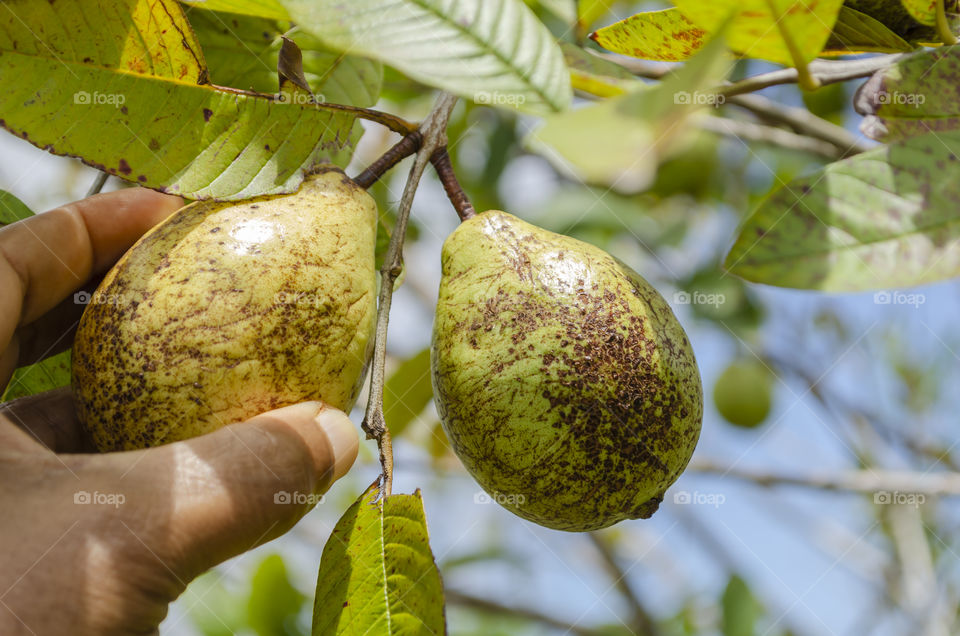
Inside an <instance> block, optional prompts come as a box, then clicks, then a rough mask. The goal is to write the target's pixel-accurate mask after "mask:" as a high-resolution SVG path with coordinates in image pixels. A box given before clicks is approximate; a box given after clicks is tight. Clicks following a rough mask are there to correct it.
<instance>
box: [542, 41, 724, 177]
mask: <svg viewBox="0 0 960 636" xmlns="http://www.w3.org/2000/svg"><path fill="white" fill-rule="evenodd" d="M730 65H731V63H730V60H729V58H728V57H727V56H726V55H725V54H724V49H723V43H722V38H714V39H713V40H711V42H710V43H708V44H707V46H706V47H705V48H704V49H703V51H702V52H701V53H700V54H699V55H697V56H695V57H694V58H692V59H691V60H690V61H689V62H687V63H686V64H684V65H683V66H682V67H679V68H678V70H677V71H676V72H675V73H673V74H671V75H669V76H667V78H666V79H664V80H663V81H662V82H660V83H659V84H657V85H656V86H653V87H644V88H641V89H638V90H635V91H632V92H630V93H627V94H626V95H622V96H620V97H614V98H611V99H608V100H606V101H603V102H601V103H599V104H594V105H590V106H586V107H583V108H580V109H577V110H572V111H569V112H566V113H561V114H559V115H551V116H548V117H547V118H546V121H545V123H544V125H543V126H541V127H540V128H539V129H537V130H535V131H534V132H533V133H532V134H531V136H530V137H528V138H527V141H526V143H527V145H528V146H529V147H530V148H532V149H533V150H535V151H536V152H538V153H540V154H542V155H543V156H545V157H546V158H547V159H548V160H550V161H551V163H553V164H554V165H555V166H557V168H558V169H560V170H562V171H564V172H567V173H569V174H572V175H573V176H575V177H578V178H580V179H582V180H583V181H585V182H587V183H589V184H600V185H607V186H610V187H612V188H614V189H616V190H618V191H620V192H627V193H632V192H639V191H641V190H643V189H644V188H646V187H647V186H648V185H649V184H650V182H651V181H652V179H653V178H654V176H655V175H656V167H657V163H658V161H659V160H660V159H661V158H663V157H664V156H666V155H667V154H668V153H669V151H670V148H671V146H673V145H675V144H676V142H677V139H680V138H682V136H683V133H687V132H689V130H688V128H689V127H688V126H685V125H684V120H685V119H686V118H687V117H688V116H690V115H691V114H693V113H694V112H695V111H696V110H698V109H701V108H702V107H703V106H704V105H707V104H719V103H722V98H720V97H719V96H717V95H716V94H714V93H713V92H701V89H702V88H704V87H708V86H710V87H712V86H716V85H718V84H719V83H720V82H721V80H722V79H723V77H724V75H725V73H726V72H727V71H728V70H729V69H730Z"/></svg>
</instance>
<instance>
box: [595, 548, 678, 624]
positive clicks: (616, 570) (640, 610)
mask: <svg viewBox="0 0 960 636" xmlns="http://www.w3.org/2000/svg"><path fill="white" fill-rule="evenodd" d="M587 536H588V537H589V539H590V542H591V543H593V547H594V548H596V550H597V552H598V553H599V554H600V557H601V558H602V560H603V566H604V569H606V571H607V573H608V574H609V575H610V578H611V579H613V584H614V586H615V587H616V588H617V590H618V591H619V592H620V596H622V597H623V598H624V600H626V601H627V603H628V604H629V605H630V609H631V611H632V612H633V619H632V621H631V622H632V627H633V628H634V629H635V630H636V631H637V633H639V634H645V635H646V636H659V634H660V630H659V628H657V624H656V622H654V620H653V618H651V617H650V613H649V612H648V611H647V608H645V607H644V606H643V603H642V602H641V601H640V595H639V594H637V591H636V590H634V589H633V586H632V585H630V580H629V579H628V578H627V571H626V570H624V569H623V568H622V567H620V563H619V562H618V561H617V555H616V552H615V550H614V548H613V546H612V545H611V544H610V543H609V542H608V541H607V540H606V539H605V538H604V537H602V536H601V535H599V534H597V533H596V532H590V533H587Z"/></svg>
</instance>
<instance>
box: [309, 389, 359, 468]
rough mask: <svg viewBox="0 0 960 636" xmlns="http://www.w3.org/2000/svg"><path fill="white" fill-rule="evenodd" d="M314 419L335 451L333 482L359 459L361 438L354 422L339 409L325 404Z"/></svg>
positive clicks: (331, 448)
mask: <svg viewBox="0 0 960 636" xmlns="http://www.w3.org/2000/svg"><path fill="white" fill-rule="evenodd" d="M314 419H315V420H316V422H317V424H318V425H319V426H320V428H321V429H322V430H323V432H324V434H325V435H326V436H327V441H328V442H329V444H330V450H331V451H332V452H333V459H334V465H333V478H332V479H331V480H330V483H333V482H334V481H336V480H338V479H340V478H341V477H343V476H344V475H346V474H347V471H348V470H350V467H351V466H353V462H354V460H356V459H357V450H358V448H359V445H360V439H359V437H358V436H357V429H356V427H354V425H353V422H351V421H350V418H349V417H347V415H346V413H344V412H343V411H341V410H339V409H335V408H333V407H330V406H324V407H322V408H321V409H320V412H319V413H317V415H316V417H315V418H314ZM328 485H329V484H328Z"/></svg>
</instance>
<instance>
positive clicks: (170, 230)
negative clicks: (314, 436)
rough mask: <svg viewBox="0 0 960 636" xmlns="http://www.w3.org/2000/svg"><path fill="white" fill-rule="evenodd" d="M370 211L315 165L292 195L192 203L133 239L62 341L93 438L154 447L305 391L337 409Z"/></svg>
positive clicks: (347, 373)
mask: <svg viewBox="0 0 960 636" xmlns="http://www.w3.org/2000/svg"><path fill="white" fill-rule="evenodd" d="M376 220H377V209H376V204H375V203H374V201H373V199H372V198H371V197H370V195H368V194H367V193H366V191H365V190H363V189H362V188H360V187H359V186H357V185H356V184H354V183H353V182H352V181H350V179H349V178H347V176H346V175H345V174H343V172H341V171H340V170H338V169H336V168H333V167H330V166H324V167H322V168H319V169H318V170H316V171H315V173H314V174H311V175H308V176H307V177H306V179H305V181H304V182H303V184H302V185H301V187H300V189H299V190H298V191H297V192H296V193H294V194H287V195H273V196H263V197H257V198H254V199H249V200H245V201H241V202H212V201H200V202H195V203H192V204H190V205H188V206H186V207H184V208H182V209H181V210H180V211H178V212H176V213H175V214H174V215H172V216H171V217H170V218H169V219H167V220H166V221H164V222H163V223H161V224H160V225H158V226H157V227H155V228H153V229H152V230H150V231H149V232H148V233H147V234H145V235H144V236H143V237H142V238H141V239H140V241H139V242H137V243H136V244H135V245H134V246H133V247H132V248H131V249H130V250H129V251H128V252H127V253H126V254H125V255H124V256H123V258H121V260H120V261H119V262H118V263H117V264H116V266H114V268H113V269H112V270H111V271H110V272H109V273H108V274H107V276H106V277H105V278H104V280H103V282H102V283H101V284H100V286H99V288H98V289H97V291H96V292H95V293H94V294H93V296H92V297H91V299H90V301H91V302H90V304H89V305H88V306H87V308H86V310H85V311H84V314H83V317H82V319H81V321H80V325H79V328H78V331H77V336H76V340H75V342H74V349H73V388H74V394H75V396H76V403H77V412H78V415H79V418H80V421H81V422H82V423H83V425H84V426H86V428H87V429H88V430H89V431H90V433H91V434H92V437H93V439H94V441H95V442H96V445H97V446H98V447H99V448H100V449H101V450H104V451H107V450H120V449H132V448H144V447H148V446H156V445H159V444H164V443H167V442H172V441H176V440H181V439H185V438H189V437H194V436H196V435H201V434H203V433H207V432H210V431H212V430H214V429H217V428H219V427H221V426H224V425H226V424H230V423H233V422H238V421H242V420H245V419H247V418H249V417H251V416H253V415H255V414H257V413H261V412H263V411H267V410H270V409H274V408H278V407H280V406H284V405H288V404H292V403H296V402H300V401H305V400H323V401H324V402H326V403H328V404H330V405H332V406H335V407H337V408H339V409H343V410H349V409H350V407H351V406H352V405H353V403H354V401H355V400H356V397H357V393H358V391H359V387H360V384H361V382H362V379H363V375H364V371H365V369H366V363H367V360H368V357H369V352H370V346H371V344H372V339H373V338H372V336H373V327H374V320H375V314H376V274H375V270H374V243H375V237H376Z"/></svg>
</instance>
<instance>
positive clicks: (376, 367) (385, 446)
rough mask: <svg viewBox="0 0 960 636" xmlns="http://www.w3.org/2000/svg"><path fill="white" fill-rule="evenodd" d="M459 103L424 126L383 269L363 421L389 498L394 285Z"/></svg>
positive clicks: (439, 107) (448, 99) (445, 103)
mask: <svg viewBox="0 0 960 636" xmlns="http://www.w3.org/2000/svg"><path fill="white" fill-rule="evenodd" d="M456 103H457V98H456V97H455V96H453V95H451V94H450V93H440V96H439V97H438V98H437V101H436V103H435V104H434V106H433V109H432V110H431V111H430V114H429V115H427V118H426V119H424V120H423V123H422V124H420V127H419V132H420V135H421V138H422V141H421V145H420V150H419V151H418V152H417V157H416V159H415V160H414V162H413V166H412V167H411V168H410V175H409V176H408V177H407V184H406V186H405V187H404V189H403V195H402V196H401V197H400V204H399V206H398V208H397V222H396V224H395V225H394V228H393V235H392V236H391V238H390V245H389V247H388V248H387V254H386V257H385V258H384V262H383V267H381V268H380V275H381V277H380V297H379V299H378V303H377V329H376V334H375V336H374V345H373V362H372V364H371V370H370V396H369V398H368V400H367V410H366V414H365V415H364V418H363V430H364V432H366V434H367V439H376V440H377V446H378V447H379V449H380V465H381V466H382V467H383V475H382V477H381V480H380V494H381V496H384V497H387V496H389V495H390V493H391V491H392V488H393V444H392V441H391V439H390V431H389V430H388V429H387V426H386V421H385V420H384V417H383V385H384V382H385V377H384V375H385V374H384V363H385V362H386V356H387V327H388V324H389V322H390V304H391V301H392V298H393V286H394V283H395V282H396V280H397V277H398V276H399V275H400V272H401V271H403V241H404V237H405V236H406V233H407V221H408V220H409V218H410V208H411V206H412V205H413V197H414V195H415V194H416V192H417V186H418V185H419V183H420V178H421V177H422V176H423V171H424V170H425V169H426V167H427V164H428V163H430V157H431V156H432V155H433V154H434V152H436V151H437V149H438V148H442V147H444V146H445V145H446V143H447V133H446V131H447V122H448V121H449V119H450V113H451V111H452V110H453V107H454V105H456Z"/></svg>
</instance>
